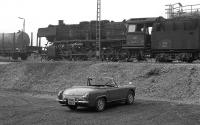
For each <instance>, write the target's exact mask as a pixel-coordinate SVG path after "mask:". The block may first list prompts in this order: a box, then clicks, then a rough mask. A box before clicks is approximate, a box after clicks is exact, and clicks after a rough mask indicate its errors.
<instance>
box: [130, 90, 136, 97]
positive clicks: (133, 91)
mask: <svg viewBox="0 0 200 125" xmlns="http://www.w3.org/2000/svg"><path fill="white" fill-rule="evenodd" d="M129 91H132V92H133V95H134V96H135V88H131V89H129Z"/></svg>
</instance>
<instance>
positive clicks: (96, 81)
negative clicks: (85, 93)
mask: <svg viewBox="0 0 200 125" xmlns="http://www.w3.org/2000/svg"><path fill="white" fill-rule="evenodd" d="M90 85H94V86H105V85H107V86H115V85H116V83H115V81H114V79H113V78H110V77H103V78H92V79H90Z"/></svg>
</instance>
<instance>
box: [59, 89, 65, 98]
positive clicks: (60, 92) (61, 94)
mask: <svg viewBox="0 0 200 125" xmlns="http://www.w3.org/2000/svg"><path fill="white" fill-rule="evenodd" d="M63 92H64V91H59V92H58V99H63Z"/></svg>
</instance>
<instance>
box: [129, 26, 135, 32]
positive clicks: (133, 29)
mask: <svg viewBox="0 0 200 125" xmlns="http://www.w3.org/2000/svg"><path fill="white" fill-rule="evenodd" d="M135 31H136V25H129V26H128V32H129V33H131V32H135Z"/></svg>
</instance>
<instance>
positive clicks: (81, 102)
mask: <svg viewBox="0 0 200 125" xmlns="http://www.w3.org/2000/svg"><path fill="white" fill-rule="evenodd" d="M57 101H58V102H59V103H60V104H67V100H65V99H57ZM75 103H76V105H79V104H89V101H80V100H76V101H75Z"/></svg>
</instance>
